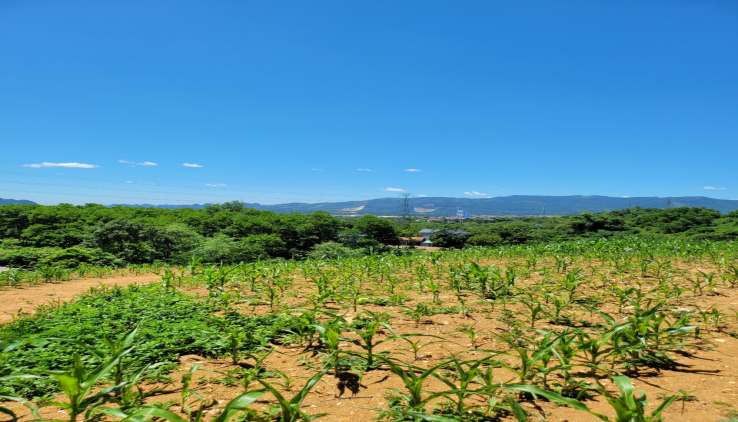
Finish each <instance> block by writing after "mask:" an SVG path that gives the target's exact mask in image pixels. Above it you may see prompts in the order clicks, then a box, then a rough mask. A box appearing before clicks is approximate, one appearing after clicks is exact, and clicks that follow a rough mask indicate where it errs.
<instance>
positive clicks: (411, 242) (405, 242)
mask: <svg viewBox="0 0 738 422" xmlns="http://www.w3.org/2000/svg"><path fill="white" fill-rule="evenodd" d="M424 240H425V238H423V237H419V236H418V237H401V238H400V244H401V245H402V246H420V245H421V244H422V243H423V241H424Z"/></svg>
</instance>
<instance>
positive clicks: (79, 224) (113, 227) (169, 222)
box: [0, 202, 738, 268]
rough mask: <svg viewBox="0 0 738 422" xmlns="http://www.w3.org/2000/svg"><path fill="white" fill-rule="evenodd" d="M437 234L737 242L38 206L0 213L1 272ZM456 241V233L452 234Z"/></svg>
mask: <svg viewBox="0 0 738 422" xmlns="http://www.w3.org/2000/svg"><path fill="white" fill-rule="evenodd" d="M421 229H435V230H439V231H438V232H437V233H436V234H435V235H434V236H433V237H432V239H431V240H433V242H434V245H435V246H441V247H449V248H451V247H453V248H463V247H468V246H498V245H514V244H522V243H528V242H536V243H545V242H557V241H562V240H570V239H582V238H602V237H617V236H630V235H638V236H651V237H653V236H679V237H687V238H692V239H696V240H735V239H738V211H733V212H730V213H728V214H721V213H720V212H718V211H715V210H712V209H707V208H688V207H681V208H672V209H656V208H638V207H636V208H632V209H624V210H618V211H610V212H603V213H596V214H593V213H589V212H585V213H583V214H581V215H575V216H561V217H539V218H497V219H490V220H477V219H471V220H466V221H465V222H464V223H458V222H456V220H447V221H442V222H427V221H425V220H420V219H418V220H410V221H408V222H405V223H402V224H401V223H398V222H395V221H392V220H389V219H382V218H378V217H375V216H371V215H368V216H364V217H361V218H346V219H344V218H339V217H333V216H331V215H330V214H329V213H327V212H324V211H318V212H315V213H312V214H277V213H274V212H271V211H260V210H256V209H253V208H248V207H246V206H244V205H243V204H242V203H239V202H229V203H224V204H219V205H209V206H207V207H205V208H203V209H197V210H196V209H190V208H183V209H159V208H137V207H124V206H117V207H106V206H103V205H98V204H86V205H81V206H75V205H70V204H61V205H56V206H43V205H35V204H19V205H3V206H0V265H3V266H10V267H25V268H33V267H35V266H38V265H55V266H61V267H67V268H73V267H76V266H78V265H80V264H93V265H110V266H117V265H125V264H138V263H151V262H168V263H173V264H178V263H183V262H187V261H189V260H191V259H199V260H201V261H203V262H215V263H217V262H223V263H237V262H250V261H256V260H268V259H303V258H306V257H321V256H327V257H334V256H345V255H361V254H367V253H404V252H403V251H402V250H399V249H396V248H392V247H391V246H393V245H397V244H399V237H400V236H418V235H419V232H420V230H421ZM459 232H461V233H459Z"/></svg>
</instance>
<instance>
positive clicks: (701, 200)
mask: <svg viewBox="0 0 738 422" xmlns="http://www.w3.org/2000/svg"><path fill="white" fill-rule="evenodd" d="M6 204H33V202H31V201H28V200H15V199H3V198H0V205H6ZM115 205H120V206H130V207H146V208H166V209H176V208H196V209H197V208H204V207H205V206H208V205H212V204H190V205H151V204H115ZM115 205H111V206H115ZM243 205H244V206H246V207H249V208H256V209H259V210H264V211H274V212H277V213H281V214H285V213H312V212H315V211H327V212H329V213H331V214H334V215H339V214H340V215H366V214H372V215H400V214H402V212H403V201H402V199H400V198H378V199H369V200H364V201H346V202H320V203H314V204H308V203H301V202H293V203H288V204H276V205H261V204H258V203H244V204H243ZM633 207H641V208H668V207H672V208H676V207H705V208H711V209H714V210H717V211H720V212H721V213H727V212H730V211H735V210H738V200H732V199H715V198H708V197H704V196H682V197H673V198H660V197H655V196H653V197H632V198H630V197H625V198H623V197H611V196H599V195H587V196H585V195H575V196H534V195H513V196H499V197H494V198H446V197H418V198H412V199H411V200H410V201H409V203H408V204H407V211H408V213H409V214H411V215H423V216H429V217H449V216H455V215H457V213H458V212H459V211H462V212H463V213H462V214H466V215H472V216H505V215H508V216H513V215H518V216H526V215H576V214H581V213H582V212H584V211H589V212H592V213H598V212H605V211H614V210H619V209H624V208H633Z"/></svg>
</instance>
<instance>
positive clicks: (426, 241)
mask: <svg viewBox="0 0 738 422" xmlns="http://www.w3.org/2000/svg"><path fill="white" fill-rule="evenodd" d="M440 231H441V230H433V229H423V230H421V231H420V236H422V237H423V241H422V242H420V246H433V242H431V241H430V237H431V236H433V235H434V234H436V233H438V232H440ZM448 232H449V233H451V234H464V233H469V232H466V231H464V230H449V231H448Z"/></svg>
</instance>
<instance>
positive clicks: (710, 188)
mask: <svg viewBox="0 0 738 422" xmlns="http://www.w3.org/2000/svg"><path fill="white" fill-rule="evenodd" d="M702 189H708V190H725V188H716V187H714V186H705V187H703V188H702Z"/></svg>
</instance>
